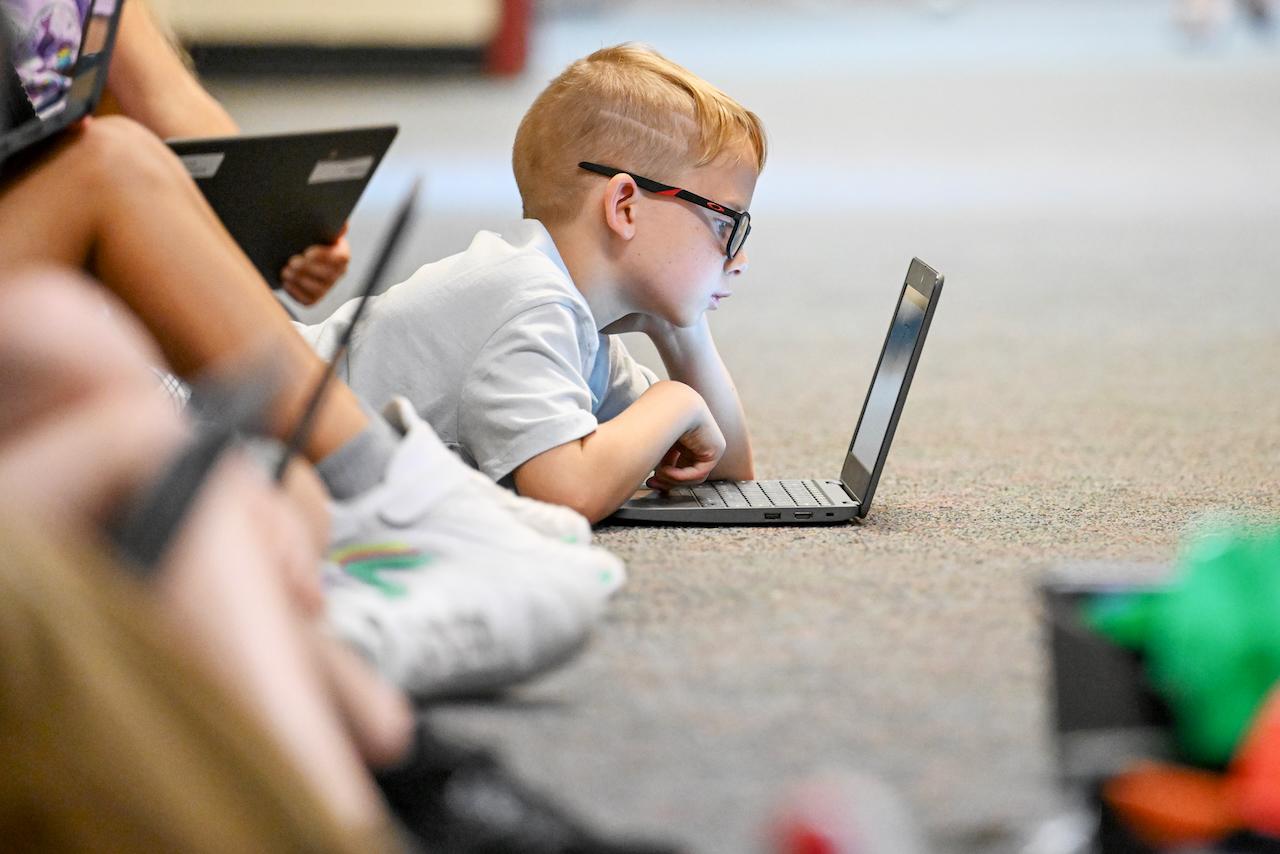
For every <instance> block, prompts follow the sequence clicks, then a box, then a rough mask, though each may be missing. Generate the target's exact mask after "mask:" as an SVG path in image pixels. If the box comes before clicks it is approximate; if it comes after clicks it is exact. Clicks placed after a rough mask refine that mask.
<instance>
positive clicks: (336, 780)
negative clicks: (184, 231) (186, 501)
mask: <svg viewBox="0 0 1280 854" xmlns="http://www.w3.org/2000/svg"><path fill="white" fill-rule="evenodd" d="M0 295H2V297H3V299H0V305H2V306H3V308H4V311H0V398H4V399H10V400H12V399H19V400H23V401H25V402H26V403H25V405H24V407H23V410H24V413H25V416H26V417H25V419H24V421H23V422H22V423H11V424H8V425H7V426H4V427H3V428H0V494H3V495H4V496H5V497H6V498H7V500H12V501H14V502H16V504H17V505H20V506H22V507H23V510H24V513H26V514H28V515H30V516H31V517H32V518H33V519H35V520H36V521H37V522H38V523H40V524H41V525H42V526H43V527H45V528H47V529H49V530H66V531H75V532H80V533H81V534H83V535H86V536H93V531H94V530H95V529H96V528H97V526H98V525H99V524H100V523H101V521H102V519H103V518H104V517H105V516H106V515H107V514H108V513H109V512H110V508H111V506H112V505H113V504H116V503H117V502H118V501H119V499H120V496H121V495H122V494H124V493H127V492H128V491H130V490H131V489H134V488H136V487H137V486H138V485H139V484H140V483H141V482H143V481H145V480H147V479H149V478H151V477H154V476H155V473H156V470H157V468H158V467H159V466H160V465H162V464H163V461H164V460H165V459H168V458H169V457H170V456H171V455H172V453H173V452H174V450H175V449H176V447H177V445H178V444H179V443H180V441H181V437H182V433H183V428H182V425H181V422H180V419H179V418H178V417H177V416H176V415H175V413H174V410H173V408H172V406H171V405H169V404H168V403H167V402H166V401H164V400H163V399H162V397H161V395H160V394H159V393H158V389H157V388H156V387H155V385H154V384H153V383H151V382H149V381H148V374H147V368H146V365H147V359H148V357H149V356H150V355H151V354H150V353H149V351H148V350H147V348H146V345H145V341H144V340H143V339H142V337H141V336H140V335H139V334H138V332H137V330H135V329H131V328H129V323H128V322H127V321H128V319H127V318H125V321H124V322H122V323H120V324H118V325H113V324H112V323H110V322H109V321H108V320H107V319H106V317H105V316H104V314H103V312H102V310H101V305H100V304H97V303H95V302H94V300H93V291H92V290H90V288H89V286H87V285H85V284H83V283H76V282H73V281H71V280H69V278H68V277H66V276H64V275H61V274H54V273H45V274H42V275H40V276H36V277H32V276H28V277H25V278H24V279H22V280H19V281H14V282H5V283H3V284H2V285H0ZM14 368H21V369H22V370H12V369H14ZM32 386H34V387H35V388H34V389H29V388H28V387H32ZM299 486H300V484H297V483H295V485H294V487H293V489H294V491H295V493H302V494H295V495H294V496H293V501H292V502H290V501H287V500H286V499H285V496H284V495H283V494H281V493H280V492H278V491H276V490H274V489H272V488H271V487H270V486H269V484H268V483H267V481H266V478H265V477H264V476H262V475H261V474H260V473H258V472H255V471H254V470H253V469H252V468H251V467H250V466H249V465H248V464H247V463H246V462H245V461H244V460H242V459H235V458H229V459H227V460H224V461H223V463H222V464H221V465H220V466H219V468H218V470H217V471H216V473H215V474H214V476H213V477H212V478H211V479H210V481H209V483H208V484H207V485H206V487H205V489H204V491H203V493H202V494H201V497H200V498H199V500H198V501H197V503H196V505H195V506H194V507H193V508H192V511H191V513H190V515H189V517H188V521H187V524H186V525H185V527H184V529H183V531H182V533H181V534H180V536H179V537H178V539H177V540H176V541H175V543H174V545H173V547H172V549H171V553H170V554H169V555H168V556H167V558H166V560H165V566H164V569H163V571H162V572H161V574H160V576H159V579H160V580H159V590H160V593H161V596H162V598H163V599H164V601H165V605H166V608H167V611H168V613H169V614H170V615H171V616H172V619H173V620H174V621H175V623H176V624H177V625H178V626H180V627H181V628H180V630H181V632H182V633H183V634H186V635H188V636H191V637H193V638H194V640H195V641H196V643H195V644H194V647H195V648H196V649H199V650H201V651H202V652H203V653H204V654H205V657H206V663H207V665H208V666H209V667H210V668H211V669H212V670H213V671H215V672H216V673H217V674H218V676H219V677H220V678H221V679H222V680H223V681H224V683H225V684H226V685H228V686H229V687H232V688H234V689H235V694H236V695H237V696H239V697H240V698H242V699H243V700H246V701H247V702H248V705H249V706H250V707H251V708H252V709H253V710H254V712H255V713H257V714H258V715H260V716H261V718H262V719H263V722H264V723H265V724H267V725H268V727H269V728H270V730H271V732H272V733H273V735H274V737H275V738H276V739H277V740H278V741H279V742H280V743H281V746H282V747H284V748H285V750H286V752H287V753H288V754H289V755H290V756H291V757H292V759H293V760H294V762H295V763H296V765H297V767H299V768H300V769H302V770H303V771H304V772H305V773H306V774H307V776H308V778H310V779H311V780H312V781H313V782H314V783H315V785H316V788H317V790H318V791H319V793H320V794H321V795H322V796H323V797H324V798H325V800H326V803H327V804H328V805H329V807H330V809H332V810H333V812H334V814H335V815H337V816H339V817H340V818H342V819H344V820H345V821H347V822H349V823H350V824H352V825H355V826H359V825H363V824H366V823H369V822H372V821H374V820H375V819H376V817H377V816H378V815H379V814H380V807H379V805H378V801H377V796H376V794H375V793H374V792H373V789H372V786H371V784H370V781H369V780H368V777H367V775H366V774H365V772H364V769H363V765H362V764H361V763H360V761H359V760H358V759H357V757H356V751H355V750H353V749H352V748H353V743H354V746H358V747H360V748H367V749H370V750H371V753H372V754H373V757H372V758H374V759H377V760H380V761H382V762H386V761H388V760H389V759H391V758H394V757H395V756H396V755H398V754H399V753H401V752H403V750H404V749H405V748H406V747H407V741H408V738H409V734H410V728H411V726H412V720H411V717H410V713H409V710H408V707H407V705H406V704H405V701H404V700H403V698H402V697H401V696H400V695H399V694H398V692H395V691H394V689H392V688H391V687H390V686H387V685H385V684H381V683H379V682H377V681H376V679H375V678H374V677H373V676H372V674H369V673H368V672H367V671H364V670H363V669H361V668H362V665H361V664H360V663H357V662H350V661H348V662H345V663H343V664H340V665H338V666H342V667H343V670H342V672H340V673H335V674H333V675H330V674H329V673H327V672H326V671H327V670H328V668H330V667H333V666H334V664H333V659H332V656H331V655H329V654H328V653H326V652H321V651H319V648H321V647H323V646H324V644H325V640H324V639H322V638H321V637H320V636H319V634H318V632H317V631H316V629H315V628H314V626H313V625H312V622H311V620H312V617H313V616H314V613H315V610H316V608H317V607H318V606H317V605H316V604H315V601H316V600H318V597H316V599H315V600H313V601H312V603H311V604H310V605H308V604H307V603H305V602H299V599H300V598H304V599H305V598H306V597H299V596H298V595H297V589H296V588H297V585H298V582H297V579H300V578H305V577H306V576H307V575H308V574H310V575H311V576H312V577H314V575H315V571H316V563H317V560H318V555H319V551H320V548H321V547H322V545H323V541H324V537H323V536H318V535H317V532H316V531H314V530H312V529H310V528H309V527H308V525H307V524H306V521H305V520H304V518H303V514H300V513H299V512H298V507H297V506H295V504H296V502H299V501H301V502H303V503H306V501H307V500H308V499H306V497H305V491H304V490H302V489H299ZM310 492H311V494H312V495H313V496H314V495H315V493H316V488H315V485H314V484H312V486H311V489H310ZM310 500H312V501H314V500H315V498H314V497H313V498H312V499H310ZM352 667H355V668H357V672H354V673H353V672H352V671H351V668H352ZM352 687H357V688H362V689H364V690H365V691H369V692H371V693H368V694H366V696H367V697H368V704H367V705H362V704H361V701H360V699H359V698H357V697H355V696H353V695H352V694H351V693H350V692H349V690H347V691H344V690H343V689H350V688H352ZM347 726H352V730H353V731H348V730H347ZM348 737H350V739H351V741H348Z"/></svg>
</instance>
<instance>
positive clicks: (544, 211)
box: [511, 43, 767, 224]
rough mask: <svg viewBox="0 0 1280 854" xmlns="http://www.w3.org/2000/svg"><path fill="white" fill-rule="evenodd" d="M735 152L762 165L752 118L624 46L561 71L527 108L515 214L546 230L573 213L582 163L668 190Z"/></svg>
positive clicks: (678, 71) (696, 81)
mask: <svg viewBox="0 0 1280 854" xmlns="http://www.w3.org/2000/svg"><path fill="white" fill-rule="evenodd" d="M740 146H741V147H745V148H746V149H747V150H748V151H749V156H751V157H753V158H754V160H755V165H756V169H757V170H760V169H763V168H764V161H765V156H766V154H767V151H766V148H767V142H766V140H765V133H764V126H763V125H762V124H761V123H760V119H759V117H757V116H756V114H755V113H753V112H751V111H750V110H747V109H744V108H743V107H742V106H741V105H739V104H738V102H737V101H734V100H733V99H732V98H730V97H729V96H728V95H726V94H724V93H723V92H721V91H720V90H719V89H716V88H715V87H714V86H712V85H711V84H709V83H707V82H706V81H705V80H702V79H701V78H699V77H697V76H696V75H694V74H691V73H690V72H688V71H686V70H685V69H683V68H681V67H680V66H679V65H676V64H675V63H674V62H671V61H670V60H668V59H664V58H663V57H662V56H659V55H658V53H657V52H655V51H654V50H653V49H652V48H649V47H646V46H644V45H639V44H634V43H627V44H620V45H616V46H614V47H607V48H604V49H602V50H598V51H596V52H595V53H593V54H591V55H590V56H588V57H586V58H584V59H580V60H578V61H577V62H575V63H573V64H572V65H570V66H569V67H568V68H566V69H565V70H564V72H562V73H561V74H560V76H559V77H557V78H556V79H555V80H553V81H551V84H550V85H549V86H547V88H546V89H545V90H543V92H542V94H541V95H539V96H538V97H537V99H536V100H534V102H533V106H531V107H530V108H529V112H528V113H526V114H525V117H524V120H523V121H521V122H520V129H519V130H518V131H517V132H516V141H515V146H514V149H513V151H512V157H511V161H512V168H513V169H514V170H515V175H516V185H517V186H518V187H519V188H520V198H521V199H522V201H523V202H524V215H525V216H526V217H533V218H535V219H539V220H541V221H542V222H544V223H548V224H553V223H558V222H566V221H568V220H571V219H573V218H574V217H576V216H577V215H578V212H579V210H580V208H581V205H582V197H583V195H584V194H585V193H586V192H587V190H588V189H589V187H590V182H592V181H598V180H600V177H599V176H598V175H593V174H592V173H590V172H587V171H586V170H583V169H579V168H578V162H579V161H583V160H587V161H591V162H593V163H599V164H601V165H604V166H612V167H614V168H615V169H623V170H626V171H630V170H635V172H636V174H638V175H643V176H644V177H646V178H652V179H653V180H655V181H662V182H664V183H670V182H671V181H673V180H675V178H676V176H678V175H680V174H682V173H683V172H684V171H685V170H687V169H690V168H697V167H699V166H705V165H707V164H708V163H710V162H712V161H713V160H715V159H716V158H717V157H719V156H720V155H721V154H723V153H725V152H726V151H732V150H733V149H734V148H737V147H740Z"/></svg>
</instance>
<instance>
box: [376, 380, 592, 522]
mask: <svg viewBox="0 0 1280 854" xmlns="http://www.w3.org/2000/svg"><path fill="white" fill-rule="evenodd" d="M382 414H383V417H385V418H386V419H387V421H388V422H389V423H390V424H391V426H392V427H393V428H395V429H396V430H399V431H400V432H401V433H408V432H409V430H410V429H411V428H412V426H413V424H414V423H415V422H417V421H421V420H422V419H421V418H420V417H419V416H418V413H417V412H416V411H415V410H414V408H413V406H412V405H411V404H410V403H409V401H407V400H405V399H404V398H402V397H398V398H395V399H393V400H392V401H391V402H390V403H389V404H387V407H386V409H384V410H383V413H382ZM467 470H468V471H469V472H470V474H471V476H472V477H473V478H474V479H476V480H477V481H478V483H477V488H478V489H480V490H481V491H482V492H487V493H488V494H489V497H490V498H492V499H493V500H494V501H495V502H496V503H497V504H498V505H499V506H500V507H502V508H503V509H504V510H506V511H508V512H509V513H510V514H511V515H512V516H515V517H516V518H517V519H519V520H520V521H521V522H523V523H524V524H526V525H528V526H529V527H530V528H533V529H534V530H535V531H537V532H538V533H540V534H544V535H546V536H548V537H552V538H553V539H557V540H561V541H563V542H566V543H581V544H582V545H588V544H590V543H591V539H592V532H591V523H590V522H588V521H587V519H586V517H585V516H583V515H582V514H581V513H579V512H577V511H576V510H573V509H572V508H569V507H565V506H564V505H562V504H549V503H547V502H546V501H538V500H536V499H533V498H525V497H524V496H522V495H516V494H515V493H514V492H512V491H511V490H509V489H504V488H503V487H501V486H498V484H496V483H494V482H493V481H492V480H490V479H489V478H488V477H486V476H485V475H484V474H482V473H481V472H478V471H476V470H475V469H473V468H471V467H470V466H467Z"/></svg>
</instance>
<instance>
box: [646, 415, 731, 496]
mask: <svg viewBox="0 0 1280 854" xmlns="http://www.w3.org/2000/svg"><path fill="white" fill-rule="evenodd" d="M724 449H725V441H724V434H723V433H721V432H720V428H719V427H718V426H717V425H716V422H715V421H714V420H712V419H710V418H708V419H707V421H706V422H705V423H703V424H700V425H698V426H697V427H695V428H694V429H692V430H690V431H688V432H687V433H685V434H684V435H683V436H681V437H680V440H679V441H677V442H676V443H675V444H674V445H672V446H671V449H670V450H668V451H667V452H666V453H665V454H663V455H662V460H661V461H659V463H658V465H657V466H655V467H654V472H653V477H651V478H649V480H648V481H647V482H646V483H645V485H646V486H648V487H649V488H650V489H657V490H661V491H662V492H666V491H667V490H670V489H675V488H676V487H677V486H688V485H690V484H694V483H702V482H703V481H704V480H706V479H707V475H709V474H711V470H712V469H714V468H715V467H716V463H717V462H719V461H720V457H721V456H722V455H723V454H724Z"/></svg>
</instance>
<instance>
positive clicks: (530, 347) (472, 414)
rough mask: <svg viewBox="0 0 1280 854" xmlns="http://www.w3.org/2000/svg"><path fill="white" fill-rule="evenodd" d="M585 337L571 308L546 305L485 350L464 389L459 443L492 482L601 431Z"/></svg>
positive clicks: (504, 329)
mask: <svg viewBox="0 0 1280 854" xmlns="http://www.w3.org/2000/svg"><path fill="white" fill-rule="evenodd" d="M585 333H586V330H584V329H583V324H580V323H579V322H578V321H577V318H576V316H575V314H574V312H573V311H572V309H571V308H570V307H569V306H567V305H564V304H560V303H548V304H543V305H538V306H535V307H532V308H529V309H527V310H526V311H523V312H521V313H520V314H518V315H516V316H515V317H514V318H513V319H511V320H510V321H508V322H507V323H505V324H503V326H501V327H500V328H499V329H498V330H497V331H496V332H495V333H494V334H493V336H491V337H490V339H489V341H488V342H487V343H486V344H485V346H484V347H483V348H482V349H481V351H480V353H479V355H478V356H477V358H476V360H475V362H474V363H473V364H472V367H471V370H470V371H469V372H468V375H467V379H466V383H465V385H464V387H463V390H462V400H461V403H460V405H459V411H458V441H459V444H461V445H462V446H463V447H464V448H465V449H466V450H467V452H468V453H469V454H470V456H471V457H472V458H473V459H474V460H475V462H476V466H477V467H478V468H479V469H480V470H481V471H483V472H484V473H485V474H487V475H489V477H491V478H493V479H494V480H498V481H501V480H502V479H503V478H505V477H506V476H507V475H508V474H510V473H511V472H512V471H514V470H515V469H516V468H517V467H519V466H520V465H521V464H522V463H524V462H526V461H528V460H529V459H531V458H533V457H536V456H537V455H538V454H540V453H542V452H543V451H548V450H550V449H552V448H555V447H558V446H560V445H563V444H564V443H565V442H571V441H573V440H574V439H580V438H582V437H583V436H586V435H588V434H590V433H592V432H593V431H594V430H595V429H596V426H597V421H596V417H595V416H594V415H593V414H592V412H593V410H594V408H595V404H596V402H597V401H596V400H595V399H594V396H593V395H592V393H591V388H590V386H589V384H588V382H587V375H588V362H589V361H590V360H591V357H592V353H591V352H590V351H591V350H593V349H594V348H593V347H591V346H590V344H591V343H592V342H590V341H589V340H588V339H587V338H586V334H585ZM590 334H591V335H592V336H593V337H594V336H595V335H596V333H595V330H594V329H592V330H590Z"/></svg>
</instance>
